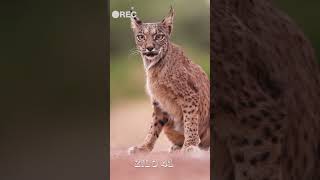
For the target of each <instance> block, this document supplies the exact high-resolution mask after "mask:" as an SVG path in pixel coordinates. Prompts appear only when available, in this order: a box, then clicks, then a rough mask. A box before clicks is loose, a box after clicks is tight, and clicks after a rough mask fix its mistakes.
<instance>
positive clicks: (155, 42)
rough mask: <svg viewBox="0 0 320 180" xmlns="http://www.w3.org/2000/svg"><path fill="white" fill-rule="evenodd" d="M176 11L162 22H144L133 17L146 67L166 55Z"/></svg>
mask: <svg viewBox="0 0 320 180" xmlns="http://www.w3.org/2000/svg"><path fill="white" fill-rule="evenodd" d="M173 17H174V11H173V8H172V7H171V9H170V12H169V15H168V16H167V17H166V18H164V19H163V20H162V21H161V22H156V23H143V22H142V21H141V20H139V18H138V17H133V18H131V27H132V30H133V33H134V36H135V42H136V46H137V49H138V51H139V52H140V54H141V56H142V59H143V63H144V66H145V68H146V69H149V68H150V67H152V66H153V65H155V64H156V63H157V62H159V61H160V60H161V59H162V58H164V57H165V55H166V53H167V50H168V46H169V38H170V35H171V32H172V27H173Z"/></svg>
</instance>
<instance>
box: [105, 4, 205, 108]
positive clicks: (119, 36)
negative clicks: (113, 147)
mask: <svg viewBox="0 0 320 180" xmlns="http://www.w3.org/2000/svg"><path fill="white" fill-rule="evenodd" d="M173 3H174V4H173ZM172 4H173V7H174V10H175V19H174V25H173V34H172V37H171V41H172V42H174V43H175V44H178V45H180V46H181V47H182V48H183V49H184V51H185V53H186V54H187V55H188V57H190V58H191V59H192V60H193V61H194V62H195V63H197V64H199V65H200V66H202V68H203V69H204V70H205V71H206V73H207V74H208V76H209V73H210V72H209V71H210V62H209V60H210V42H209V41H210V38H209V37H210V35H209V34H210V16H209V13H210V12H209V9H210V6H209V5H210V4H209V0H205V1H191V0H175V1H173V0H163V1H155V0H150V1H130V0H128V1H116V0H111V2H110V8H111V9H110V10H111V12H112V11H114V10H118V11H120V10H122V11H127V10H130V8H131V7H134V10H135V11H136V12H137V14H138V17H139V18H140V19H141V20H142V21H143V22H158V21H161V20H162V19H163V18H164V17H165V16H166V15H167V14H168V12H169V9H170V6H171V5H172ZM134 48H135V43H134V37H133V33H132V31H131V28H130V20H129V19H127V18H117V19H114V18H112V17H111V16H110V97H111V104H112V103H114V102H117V101H121V100H128V99H138V98H141V97H144V98H146V95H145V77H144V74H145V72H144V69H143V64H142V59H141V57H140V55H139V54H133V53H132V50H133V49H134ZM146 99H147V98H146Z"/></svg>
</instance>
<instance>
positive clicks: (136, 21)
mask: <svg viewBox="0 0 320 180" xmlns="http://www.w3.org/2000/svg"><path fill="white" fill-rule="evenodd" d="M130 19H131V28H132V29H137V28H139V26H140V25H141V24H142V21H141V20H140V19H139V18H138V17H137V16H134V17H131V18H130Z"/></svg>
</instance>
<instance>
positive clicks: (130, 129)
mask: <svg viewBox="0 0 320 180" xmlns="http://www.w3.org/2000/svg"><path fill="white" fill-rule="evenodd" d="M151 114H152V108H151V106H150V104H149V102H148V101H142V102H132V103H125V104H124V103H122V104H121V103H119V104H117V105H114V106H112V108H111V114H110V115H111V118H110V119H111V122H110V127H111V129H110V133H111V134H110V138H111V139H110V146H111V149H110V152H111V153H110V160H111V162H110V165H111V169H110V172H111V180H127V179H129V178H130V180H164V179H167V180H180V179H181V180H209V179H210V176H209V174H210V156H209V152H199V153H196V154H189V155H187V156H186V155H182V154H179V153H178V154H169V153H168V152H167V150H168V149H169V147H170V143H169V141H168V140H167V139H166V137H165V136H164V135H163V134H161V135H160V137H159V139H158V141H157V143H156V145H155V148H154V151H153V152H152V153H150V154H148V155H131V156H130V155H128V154H127V148H128V147H130V146H133V145H136V144H139V143H141V142H142V141H143V139H144V137H145V135H146V133H147V128H148V127H149V122H150V117H151ZM124 132H125V133H124Z"/></svg>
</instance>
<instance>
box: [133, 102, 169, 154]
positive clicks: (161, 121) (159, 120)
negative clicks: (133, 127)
mask: <svg viewBox="0 0 320 180" xmlns="http://www.w3.org/2000/svg"><path fill="white" fill-rule="evenodd" d="M153 108H154V112H153V114H152V121H151V125H150V129H149V132H148V134H147V136H146V138H145V140H144V141H143V143H142V144H141V145H139V146H134V147H131V148H129V154H135V153H148V152H150V151H152V149H153V147H154V144H155V142H156V140H157V139H158V137H159V135H160V133H161V131H162V128H163V126H164V125H165V124H166V123H167V122H168V119H169V117H168V114H167V113H166V112H163V111H162V110H161V109H160V107H159V105H158V103H157V102H154V103H153Z"/></svg>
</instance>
